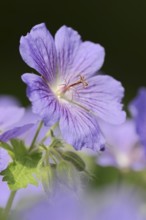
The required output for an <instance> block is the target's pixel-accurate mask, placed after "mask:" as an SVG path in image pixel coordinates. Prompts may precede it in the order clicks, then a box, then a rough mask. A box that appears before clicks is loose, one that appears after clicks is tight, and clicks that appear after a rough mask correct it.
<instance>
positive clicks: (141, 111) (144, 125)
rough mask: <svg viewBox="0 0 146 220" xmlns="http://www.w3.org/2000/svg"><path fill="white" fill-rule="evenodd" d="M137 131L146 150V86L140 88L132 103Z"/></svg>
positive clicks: (131, 107) (131, 108)
mask: <svg viewBox="0 0 146 220" xmlns="http://www.w3.org/2000/svg"><path fill="white" fill-rule="evenodd" d="M130 111H131V113H132V115H133V118H134V121H135V126H136V132H137V134H138V136H139V139H140V142H141V144H142V145H143V146H144V148H145V151H146V88H140V89H139V91H138V95H137V96H136V98H135V99H134V100H133V101H132V102H131V103H130Z"/></svg>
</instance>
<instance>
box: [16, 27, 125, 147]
mask: <svg viewBox="0 0 146 220" xmlns="http://www.w3.org/2000/svg"><path fill="white" fill-rule="evenodd" d="M20 53H21V56H22V58H23V60H24V61H25V62H26V63H27V64H28V65H29V66H30V67H32V68H33V69H35V70H36V71H37V72H39V73H40V74H41V77H40V76H38V75H36V74H29V73H26V74H24V75H23V76H22V80H23V81H24V82H25V83H26V84H27V96H28V98H29V100H30V101H31V102H32V106H33V112H34V113H36V114H38V115H40V116H41V118H42V120H43V121H44V123H45V125H46V126H48V125H49V126H50V125H51V124H54V123H56V122H59V127H60V130H61V133H62V137H63V138H64V140H66V142H68V143H69V144H71V145H73V147H74V148H75V149H76V150H80V149H81V148H83V147H87V148H91V149H93V150H99V149H103V148H104V138H103V137H102V134H101V132H100V128H99V125H98V118H101V119H103V120H105V121H106V122H108V123H113V124H120V123H122V122H123V121H124V120H125V112H123V111H122V105H121V103H120V102H121V99H122V97H123V92H124V89H123V87H122V86H121V83H120V82H118V81H116V80H115V79H113V78H112V77H110V76H106V75H95V74H96V72H97V71H98V70H99V69H100V68H101V66H102V64H103V61H104V55H105V52H104V49H103V47H102V46H100V45H99V44H94V43H92V42H89V41H85V42H82V41H81V37H80V35H79V34H78V33H77V32H76V31H74V30H73V29H71V28H68V27H66V26H63V27H61V28H60V29H59V30H58V31H57V33H56V35H55V39H53V37H52V36H51V34H50V32H49V31H48V30H47V28H46V26H45V24H43V23H42V24H39V25H36V26H34V27H33V28H32V30H31V31H30V33H28V34H27V35H26V36H24V37H21V40H20Z"/></svg>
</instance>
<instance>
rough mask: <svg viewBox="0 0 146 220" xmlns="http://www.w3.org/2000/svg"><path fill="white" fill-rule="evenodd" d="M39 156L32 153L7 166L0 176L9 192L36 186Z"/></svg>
mask: <svg viewBox="0 0 146 220" xmlns="http://www.w3.org/2000/svg"><path fill="white" fill-rule="evenodd" d="M40 158H41V154H40V153H33V154H31V155H26V156H24V157H20V158H19V160H18V161H17V160H16V161H14V162H13V163H11V164H9V166H8V167H7V168H6V169H5V170H3V171H2V172H1V173H0V174H1V175H2V176H3V181H7V183H8V186H9V188H10V189H11V190H18V189H20V188H25V187H27V185H28V184H33V185H37V180H36V179H35V174H37V172H38V167H37V166H38V163H39V161H40Z"/></svg>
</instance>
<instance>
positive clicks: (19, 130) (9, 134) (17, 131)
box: [0, 124, 34, 142]
mask: <svg viewBox="0 0 146 220" xmlns="http://www.w3.org/2000/svg"><path fill="white" fill-rule="evenodd" d="M33 125H34V124H27V125H23V126H21V127H16V128H13V129H11V130H8V131H6V132H4V133H3V134H1V135H0V141H2V142H7V141H9V140H10V139H13V138H17V137H19V136H20V135H22V134H23V133H25V132H27V131H28V129H30V128H31V127H32V126H33Z"/></svg>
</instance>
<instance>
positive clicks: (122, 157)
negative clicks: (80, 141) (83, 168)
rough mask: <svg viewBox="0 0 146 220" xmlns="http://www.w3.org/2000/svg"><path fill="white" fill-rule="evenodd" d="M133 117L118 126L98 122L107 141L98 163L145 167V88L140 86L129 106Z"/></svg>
mask: <svg viewBox="0 0 146 220" xmlns="http://www.w3.org/2000/svg"><path fill="white" fill-rule="evenodd" d="M129 109H130V111H131V113H132V115H133V119H127V121H126V122H125V123H124V124H122V125H120V126H109V125H107V124H105V123H103V122H101V123H100V126H101V127H102V130H103V132H104V134H105V137H106V141H107V145H108V147H107V149H106V151H105V152H104V153H103V154H101V155H99V158H98V163H99V164H100V165H103V166H107V165H111V166H117V167H119V168H132V169H134V170H139V169H143V168H145V167H146V89H144V88H141V89H140V90H139V92H138V96H137V97H136V98H135V99H134V100H133V101H132V102H131V103H130V107H129Z"/></svg>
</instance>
